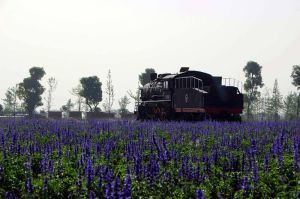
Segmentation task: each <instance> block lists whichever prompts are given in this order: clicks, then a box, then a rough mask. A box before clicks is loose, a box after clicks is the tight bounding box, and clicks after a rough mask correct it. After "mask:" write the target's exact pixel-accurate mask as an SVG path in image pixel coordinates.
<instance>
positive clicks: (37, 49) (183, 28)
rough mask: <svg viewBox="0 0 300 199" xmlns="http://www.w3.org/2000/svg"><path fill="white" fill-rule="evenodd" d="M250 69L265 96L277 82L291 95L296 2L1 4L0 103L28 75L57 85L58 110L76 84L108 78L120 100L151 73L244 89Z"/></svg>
mask: <svg viewBox="0 0 300 199" xmlns="http://www.w3.org/2000/svg"><path fill="white" fill-rule="evenodd" d="M249 60H253V61H257V62H258V63H259V64H260V65H262V66H263V70H262V75H263V81H264V83H265V84H266V86H267V87H269V88H272V86H273V83H274V80H275V78H278V82H279V87H280V89H281V91H282V93H283V94H287V92H288V91H291V90H293V91H294V90H296V89H295V88H294V87H293V86H292V85H291V78H290V74H291V71H292V66H293V65H296V64H300V1H299V0H285V1H283V0H251V1H250V0H248V1H245V0H226V1H225V0H219V1H217V0H182V1H179V0H148V1H143V0H135V1H131V0H120V1H116V0H105V1H104V0H85V1H83V0H0V69H1V70H0V74H1V76H0V98H1V99H2V98H4V93H5V91H6V89H7V88H8V87H11V86H14V85H15V84H16V83H19V82H21V81H22V79H23V78H24V77H27V76H28V69H29V68H30V67H32V66H40V67H44V69H45V71H46V73H47V75H46V77H45V78H44V79H45V80H46V79H47V78H49V77H52V76H53V77H55V78H56V79H57V80H58V87H57V90H56V91H55V93H54V105H55V106H54V108H57V109H58V108H59V107H61V105H63V104H64V103H65V102H66V101H67V99H69V98H72V96H71V94H70V91H71V89H72V88H73V87H75V86H76V85H77V84H78V82H79V79H80V78H81V77H83V76H91V75H97V76H99V77H100V80H101V81H102V82H103V83H104V82H105V79H106V76H107V72H108V69H111V71H112V78H113V83H114V86H115V91H116V99H117V100H118V99H119V98H120V97H121V96H124V95H125V94H126V91H127V90H130V89H131V90H134V89H135V88H136V87H137V83H138V74H140V73H141V72H142V71H143V70H144V69H145V68H147V67H153V68H155V69H156V70H157V71H158V72H159V73H163V72H177V71H178V70H179V68H180V67H182V66H188V67H190V68H191V69H194V70H201V71H204V72H208V73H211V74H213V75H221V76H224V77H234V78H236V79H239V80H242V81H244V74H243V71H242V68H243V67H244V66H245V65H246V63H247V61H249ZM103 97H104V98H105V96H103ZM117 100H116V102H115V107H118V104H117ZM0 103H1V104H2V102H0ZM132 106H133V103H132V104H131V107H132ZM101 107H102V104H101Z"/></svg>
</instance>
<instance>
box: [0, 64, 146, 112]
mask: <svg viewBox="0 0 300 199" xmlns="http://www.w3.org/2000/svg"><path fill="white" fill-rule="evenodd" d="M45 74H46V72H45V70H44V68H42V67H32V68H30V69H29V77H26V78H24V79H23V81H22V82H20V83H19V84H17V85H16V86H14V87H9V88H8V89H7V91H6V93H5V98H4V99H3V100H2V101H3V104H4V106H3V105H1V104H0V115H3V114H4V115H13V116H14V115H16V113H24V112H26V113H27V114H28V116H29V117H33V116H34V115H35V114H37V112H36V109H37V108H38V107H41V106H43V105H45V106H46V107H45V109H42V110H41V112H50V111H51V107H52V101H53V92H54V91H55V89H56V87H57V84H58V82H57V80H56V79H55V78H54V77H50V78H49V79H48V80H47V86H46V87H47V88H45V87H44V86H43V85H42V84H41V80H42V78H43V77H44V76H45ZM144 76H145V75H144ZM142 81H143V80H142ZM45 91H46V97H45V98H44V101H45V102H46V103H45V104H44V103H43V98H42V95H43V94H44V93H45ZM128 93H129V95H130V97H131V98H133V99H134V100H136V96H134V95H133V94H132V92H130V91H129V92H128ZM70 94H71V95H73V96H75V98H76V100H75V103H73V102H72V101H71V99H69V100H67V102H66V104H64V105H62V106H61V111H65V112H70V111H71V110H72V109H74V108H77V111H79V112H80V111H82V110H85V111H90V112H100V111H102V110H101V108H100V107H99V104H100V102H102V99H103V98H102V82H101V81H100V79H99V77H97V76H89V77H82V78H81V79H80V81H79V84H78V85H77V86H76V87H74V88H73V89H72V90H71V92H70ZM104 94H105V96H106V97H105V99H104V102H103V103H102V107H103V110H104V111H105V112H107V113H112V111H113V110H112V107H113V105H114V102H115V92H114V86H113V82H112V75H111V71H110V70H109V71H108V74H107V79H106V82H105V90H104ZM118 104H119V109H118V110H117V111H118V113H119V114H120V115H121V116H122V115H125V114H128V113H130V112H129V110H128V109H127V106H128V105H129V104H130V98H129V97H127V95H124V96H123V97H122V98H121V99H119V101H118ZM75 106H76V107H75Z"/></svg>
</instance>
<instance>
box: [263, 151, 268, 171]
mask: <svg viewBox="0 0 300 199" xmlns="http://www.w3.org/2000/svg"><path fill="white" fill-rule="evenodd" d="M268 167H269V157H268V155H265V158H264V172H267V171H268Z"/></svg>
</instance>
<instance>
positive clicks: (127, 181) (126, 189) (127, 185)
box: [123, 175, 132, 199]
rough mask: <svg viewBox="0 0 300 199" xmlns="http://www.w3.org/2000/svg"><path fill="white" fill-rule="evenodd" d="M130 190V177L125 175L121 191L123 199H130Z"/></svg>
mask: <svg viewBox="0 0 300 199" xmlns="http://www.w3.org/2000/svg"><path fill="white" fill-rule="evenodd" d="M131 188H132V180H131V177H130V175H126V177H125V180H124V189H123V197H124V198H126V199H127V198H130V197H131Z"/></svg>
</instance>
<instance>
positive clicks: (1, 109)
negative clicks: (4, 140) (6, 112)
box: [0, 104, 3, 115]
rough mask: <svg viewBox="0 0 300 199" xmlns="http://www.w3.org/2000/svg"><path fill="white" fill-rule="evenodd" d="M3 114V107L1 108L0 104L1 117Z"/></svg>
mask: <svg viewBox="0 0 300 199" xmlns="http://www.w3.org/2000/svg"><path fill="white" fill-rule="evenodd" d="M2 114H3V106H2V104H0V115H2Z"/></svg>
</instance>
